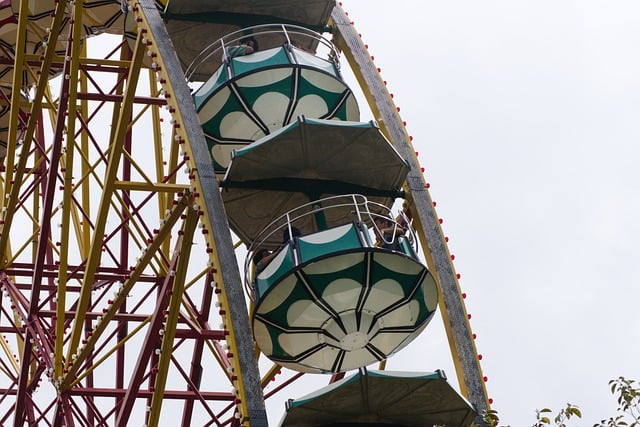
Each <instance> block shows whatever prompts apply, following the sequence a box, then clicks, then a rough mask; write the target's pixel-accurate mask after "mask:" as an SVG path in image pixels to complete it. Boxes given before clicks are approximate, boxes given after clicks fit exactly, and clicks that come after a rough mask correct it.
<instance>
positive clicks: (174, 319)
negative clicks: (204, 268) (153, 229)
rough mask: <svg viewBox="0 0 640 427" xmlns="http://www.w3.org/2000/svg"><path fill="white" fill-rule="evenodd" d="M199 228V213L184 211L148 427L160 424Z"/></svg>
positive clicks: (190, 210)
mask: <svg viewBox="0 0 640 427" xmlns="http://www.w3.org/2000/svg"><path fill="white" fill-rule="evenodd" d="M197 224H198V212H196V211H194V210H193V209H188V210H187V215H186V218H185V221H184V226H183V234H182V236H181V239H182V242H181V245H180V246H181V247H180V250H179V251H178V253H179V255H178V256H179V258H178V263H177V265H176V269H175V271H171V272H169V273H170V274H171V275H173V276H174V277H173V287H172V290H171V300H170V301H169V307H168V313H167V317H166V321H165V329H164V334H163V335H162V345H161V347H160V358H159V360H158V375H157V376H156V381H155V384H154V390H153V397H152V398H151V410H150V412H149V420H148V422H147V424H148V425H152V426H155V425H158V422H159V420H160V410H161V409H162V398H163V396H164V391H165V387H166V385H167V373H168V371H169V364H170V363H171V355H172V353H173V344H174V342H173V340H174V338H175V336H176V327H177V325H178V318H179V315H180V305H181V304H182V294H183V292H184V286H185V278H186V275H187V270H188V268H189V258H190V255H191V247H192V246H193V233H194V231H195V229H196V225H197Z"/></svg>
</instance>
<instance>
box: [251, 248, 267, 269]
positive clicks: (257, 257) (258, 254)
mask: <svg viewBox="0 0 640 427" xmlns="http://www.w3.org/2000/svg"><path fill="white" fill-rule="evenodd" d="M267 255H269V251H268V250H266V249H260V250H258V251H257V252H256V254H255V255H254V256H253V264H254V265H258V263H259V262H260V260H261V259H262V258H264V257H266V256H267Z"/></svg>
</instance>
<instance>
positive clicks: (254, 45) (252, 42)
mask: <svg viewBox="0 0 640 427" xmlns="http://www.w3.org/2000/svg"><path fill="white" fill-rule="evenodd" d="M240 44H244V45H247V46H249V47H250V48H251V49H253V52H257V51H258V50H259V49H260V47H259V46H258V40H256V38H255V37H254V36H247V37H243V38H242V39H240Z"/></svg>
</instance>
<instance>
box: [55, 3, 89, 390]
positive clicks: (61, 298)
mask: <svg viewBox="0 0 640 427" xmlns="http://www.w3.org/2000/svg"><path fill="white" fill-rule="evenodd" d="M82 6H83V2H82V0H80V1H76V2H75V7H74V9H73V15H72V16H73V18H72V21H71V22H73V27H72V33H73V34H72V37H71V41H70V43H71V55H70V57H69V58H66V60H67V61H70V64H69V74H68V75H64V76H63V78H64V79H68V80H69V93H68V97H69V98H68V106H67V113H68V114H67V129H66V138H65V148H66V149H65V151H64V155H63V158H64V163H63V164H64V165H66V166H67V167H65V168H64V169H65V170H64V184H63V189H62V193H63V196H62V219H61V233H60V258H59V263H60V268H59V269H58V292H57V296H56V297H57V301H56V341H55V346H54V349H55V350H54V372H55V376H56V377H59V376H60V375H62V370H63V369H64V361H63V360H62V357H63V352H64V350H63V347H64V329H65V326H66V325H65V323H66V319H65V316H64V314H65V308H66V305H67V304H66V301H67V270H68V267H69V264H68V262H69V252H72V251H73V250H74V249H75V247H74V248H71V247H70V246H69V241H70V239H71V223H70V215H71V211H72V209H73V200H72V192H73V162H74V153H75V146H76V143H75V135H76V115H77V114H78V111H77V100H78V84H79V81H78V76H79V72H78V71H79V69H80V61H79V58H80V54H81V52H82V50H81V47H82V45H83V44H84V43H81V40H82V38H81V36H82Z"/></svg>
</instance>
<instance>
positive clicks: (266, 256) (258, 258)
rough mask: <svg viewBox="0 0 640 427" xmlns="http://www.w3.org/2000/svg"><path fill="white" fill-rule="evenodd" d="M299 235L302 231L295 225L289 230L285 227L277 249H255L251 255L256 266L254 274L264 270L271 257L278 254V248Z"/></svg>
mask: <svg viewBox="0 0 640 427" xmlns="http://www.w3.org/2000/svg"><path fill="white" fill-rule="evenodd" d="M300 235H302V233H301V232H300V230H298V229H297V228H296V227H291V231H289V228H285V229H284V231H283V233H282V244H281V245H280V246H278V248H277V249H275V250H274V251H269V250H267V249H260V250H259V251H257V252H256V254H255V255H254V256H253V264H254V265H255V267H256V269H255V273H254V274H255V275H256V276H257V275H258V274H260V273H261V272H262V270H264V269H265V268H266V267H267V265H269V263H270V262H271V261H272V260H273V258H275V256H276V255H278V253H279V252H280V250H282V248H284V247H285V246H286V245H287V244H289V241H290V240H291V239H292V238H296V237H298V236H300Z"/></svg>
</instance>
